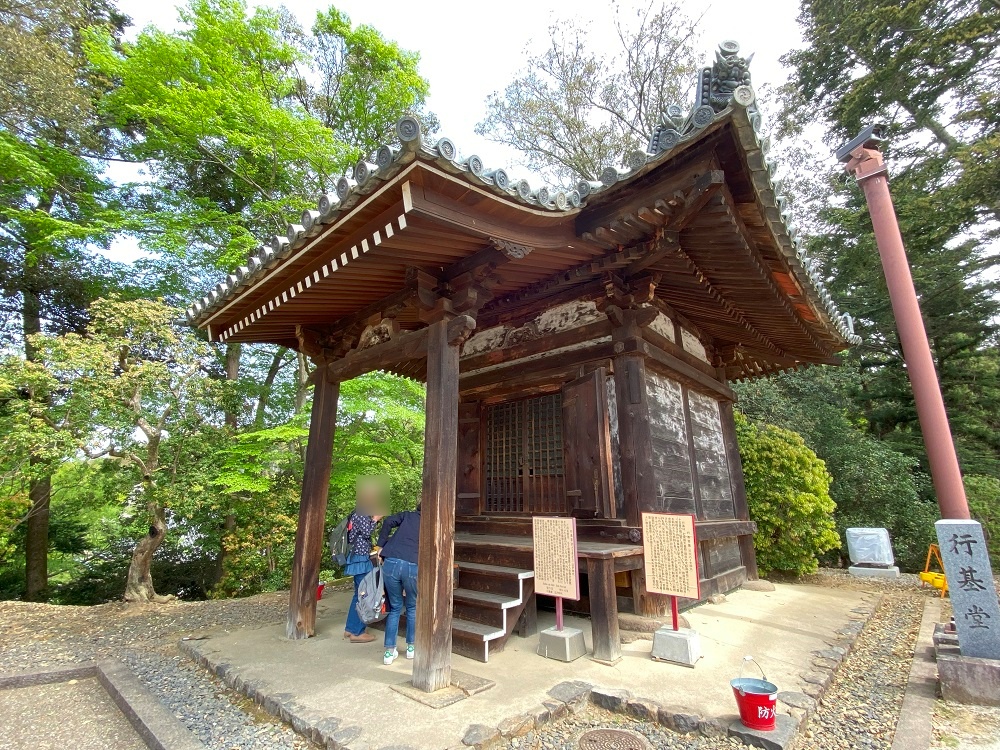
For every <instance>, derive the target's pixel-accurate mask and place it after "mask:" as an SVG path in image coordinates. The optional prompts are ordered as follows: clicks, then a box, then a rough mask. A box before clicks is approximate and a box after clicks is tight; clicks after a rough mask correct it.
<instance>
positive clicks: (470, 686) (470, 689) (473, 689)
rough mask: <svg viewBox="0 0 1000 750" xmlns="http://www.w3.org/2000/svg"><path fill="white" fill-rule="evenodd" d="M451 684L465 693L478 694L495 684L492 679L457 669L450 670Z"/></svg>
mask: <svg viewBox="0 0 1000 750" xmlns="http://www.w3.org/2000/svg"><path fill="white" fill-rule="evenodd" d="M451 684H452V685H454V686H455V687H457V688H458V689H459V690H461V691H462V692H463V693H465V694H466V695H478V694H479V693H482V692H483V691H485V690H489V689H490V688H491V687H494V686H495V685H496V683H495V682H494V681H493V680H487V679H486V678H485V677H479V676H478V675H474V674H469V673H468V672H462V671H460V670H458V669H453V670H451Z"/></svg>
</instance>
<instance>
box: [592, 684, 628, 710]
mask: <svg viewBox="0 0 1000 750" xmlns="http://www.w3.org/2000/svg"><path fill="white" fill-rule="evenodd" d="M631 697H632V694H631V693H630V692H629V691H628V690H617V689H615V688H596V687H595V688H594V689H593V690H591V691H590V700H591V702H593V703H594V704H595V705H598V706H600V707H601V708H606V709H607V710H608V711H613V712H615V713H621V712H622V711H624V710H625V706H626V705H627V704H628V701H629V699H630V698H631Z"/></svg>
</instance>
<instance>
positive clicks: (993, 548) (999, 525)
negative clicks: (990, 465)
mask: <svg viewBox="0 0 1000 750" xmlns="http://www.w3.org/2000/svg"><path fill="white" fill-rule="evenodd" d="M965 494H966V497H968V499H969V510H970V511H971V512H972V517H973V518H975V519H976V520H977V521H979V523H981V524H982V525H983V531H984V532H985V534H986V543H987V544H988V545H989V548H990V560H991V561H992V562H993V571H994V573H996V572H997V571H998V570H1000V479H997V478H996V477H983V476H967V477H965Z"/></svg>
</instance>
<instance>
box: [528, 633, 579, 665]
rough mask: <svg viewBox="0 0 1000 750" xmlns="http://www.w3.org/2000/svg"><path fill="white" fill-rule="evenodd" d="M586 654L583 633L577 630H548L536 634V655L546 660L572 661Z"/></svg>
mask: <svg viewBox="0 0 1000 750" xmlns="http://www.w3.org/2000/svg"><path fill="white" fill-rule="evenodd" d="M586 653H587V642H586V641H585V640H584V638H583V631H582V630H579V629H577V628H565V627H564V628H563V629H562V630H556V629H555V628H549V629H548V630H543V631H541V632H540V633H539V634H538V654H539V656H544V657H545V658H547V659H558V660H559V661H574V660H576V659H579V658H580V657H581V656H583V655H584V654H586Z"/></svg>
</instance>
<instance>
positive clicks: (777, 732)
mask: <svg viewBox="0 0 1000 750" xmlns="http://www.w3.org/2000/svg"><path fill="white" fill-rule="evenodd" d="M798 731H799V723H798V721H797V720H796V719H794V718H792V717H791V716H786V715H785V714H778V716H777V717H776V718H775V722H774V729H771V730H769V731H763V730H760V729H751V728H750V727H748V726H746V725H745V724H744V723H743V722H742V721H734V722H733V723H732V724H730V725H729V736H730V737H735V738H736V739H738V740H739V741H740V742H742V743H743V744H744V745H749V746H750V747H759V748H763V750H788V748H790V747H792V743H793V742H794V741H795V737H796V735H797V734H798Z"/></svg>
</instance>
